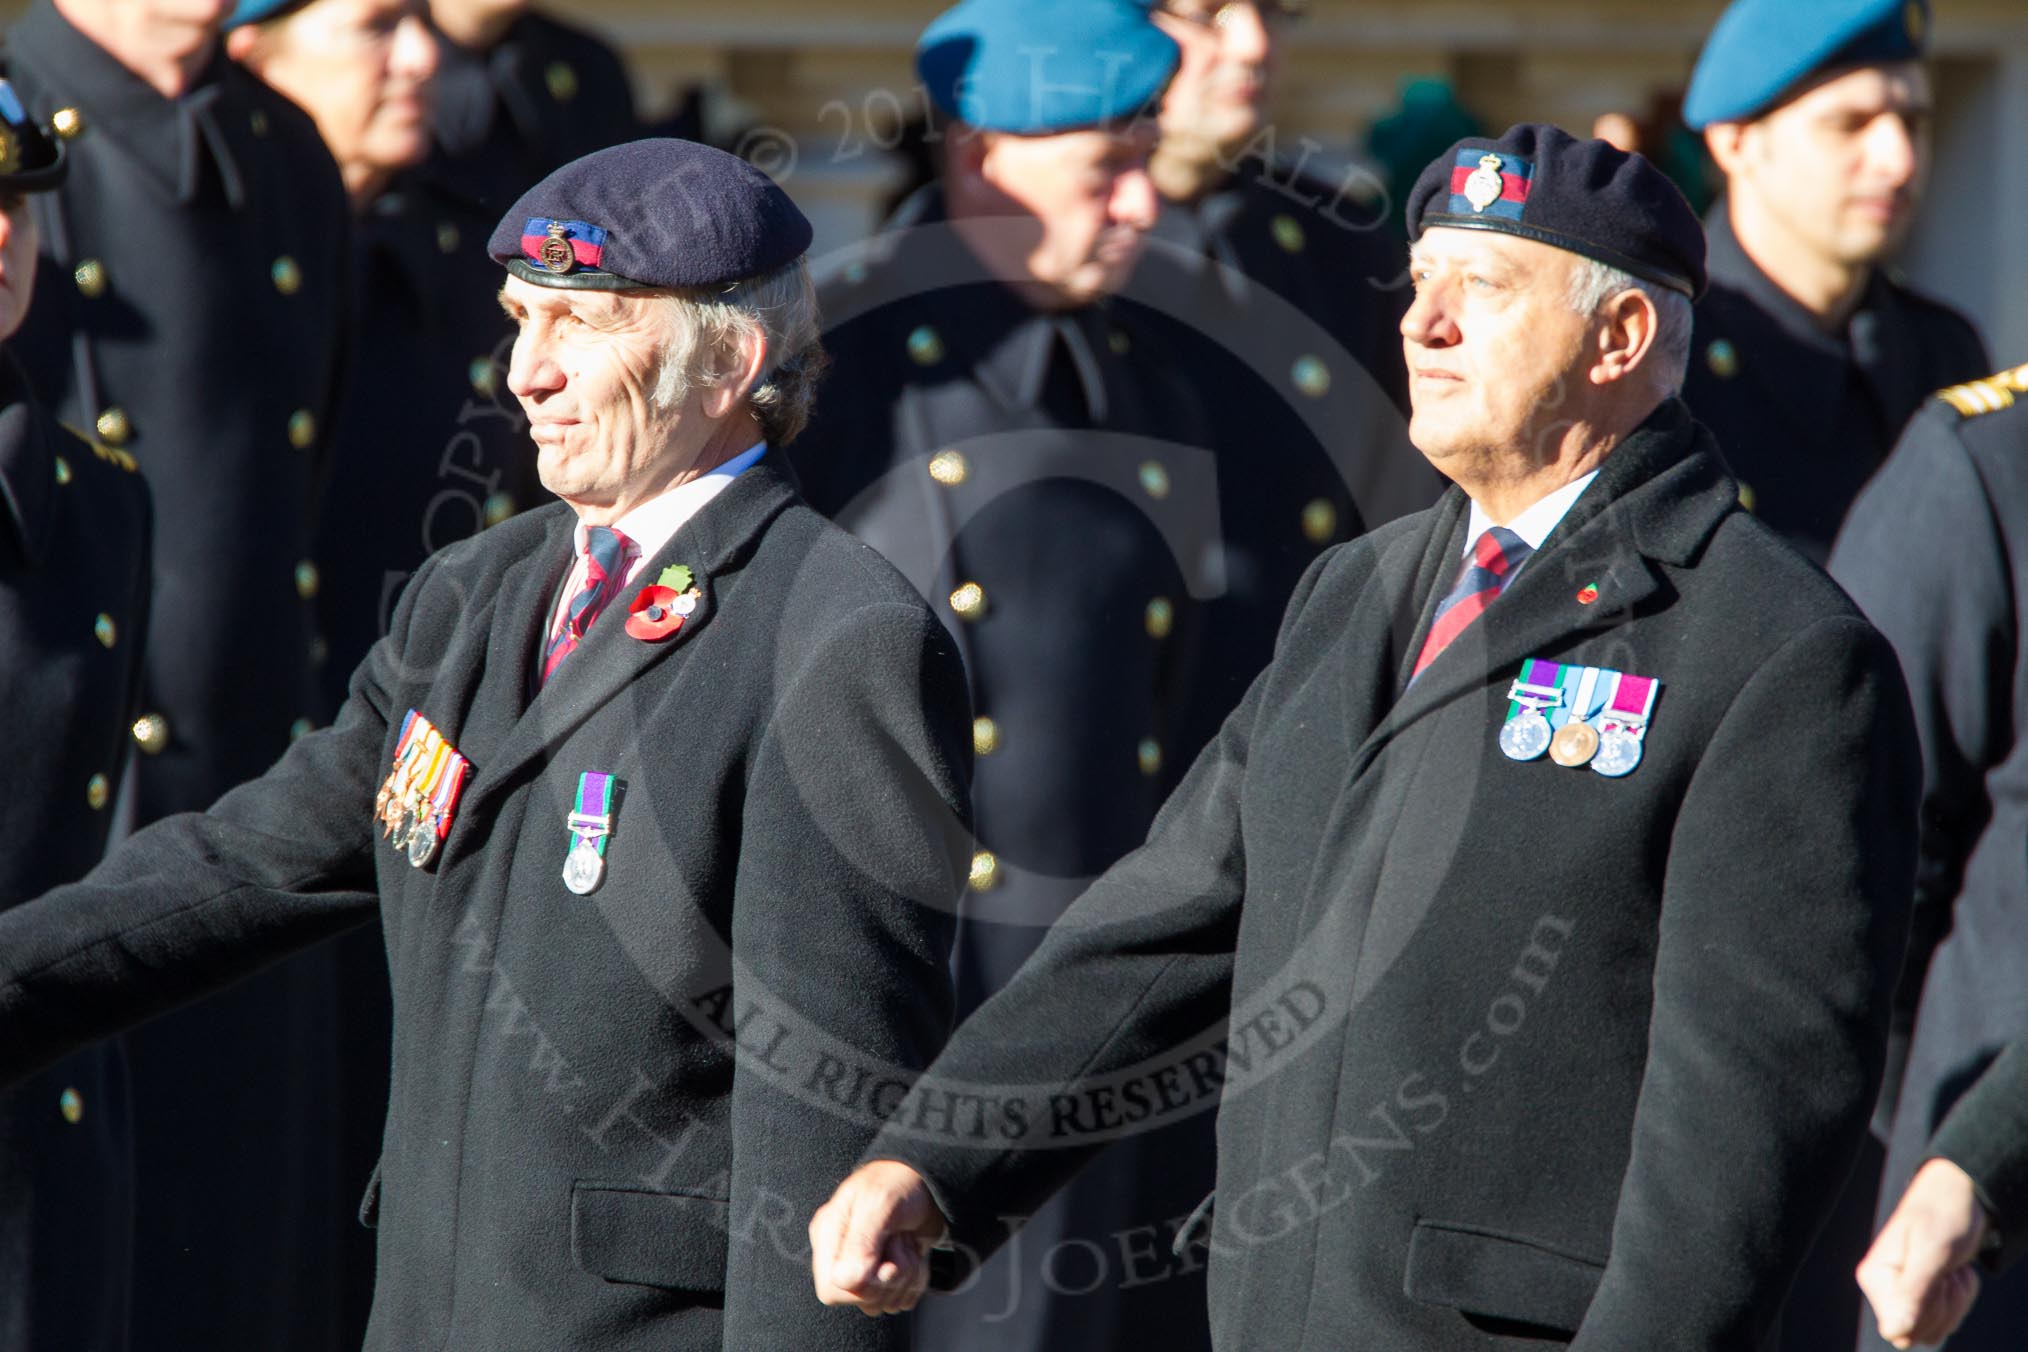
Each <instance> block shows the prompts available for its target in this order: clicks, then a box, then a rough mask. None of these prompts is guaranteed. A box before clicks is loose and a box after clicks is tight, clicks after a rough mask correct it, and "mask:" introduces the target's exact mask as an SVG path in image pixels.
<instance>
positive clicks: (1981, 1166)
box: [1930, 1037, 2028, 1329]
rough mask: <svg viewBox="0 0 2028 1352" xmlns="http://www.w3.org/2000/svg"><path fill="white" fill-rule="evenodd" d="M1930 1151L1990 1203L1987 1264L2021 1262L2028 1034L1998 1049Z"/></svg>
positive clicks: (2026, 1207)
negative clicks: (1992, 1238)
mask: <svg viewBox="0 0 2028 1352" xmlns="http://www.w3.org/2000/svg"><path fill="white" fill-rule="evenodd" d="M1930 1153H1931V1154H1933V1155H1939V1156H1941V1157H1943V1158H1944V1159H1947V1160H1949V1161H1951V1162H1952V1163H1953V1164H1956V1165H1957V1166H1958V1167H1959V1168H1960V1169H1963V1170H1964V1171H1965V1172H1966V1173H1967V1174H1969V1175H1970V1176H1971V1178H1972V1181H1973V1182H1974V1183H1976V1184H1977V1185H1978V1193H1979V1199H1980V1201H1981V1202H1983V1203H1984V1204H1985V1205H1986V1206H1987V1207H1989V1208H1990V1211H1989V1213H1988V1219H1989V1221H1990V1222H1992V1223H1993V1224H1994V1225H1995V1226H1996V1227H1997V1229H1998V1231H1999V1235H2000V1243H1999V1247H1998V1248H1997V1249H1996V1250H1993V1251H1991V1252H1989V1253H1987V1254H1985V1255H1983V1257H1984V1260H1985V1262H1986V1264H1987V1266H1989V1267H1990V1268H1992V1269H1994V1270H1996V1271H1999V1272H2005V1271H2007V1270H2008V1269H2009V1268H2011V1267H2013V1266H2014V1264H2016V1263H2018V1262H2020V1261H2021V1256H2022V1255H2023V1254H2024V1253H2028V1225H2023V1224H2022V1223H2021V1222H2022V1220H2023V1218H2028V1037H2022V1038H2018V1039H2016V1040H2015V1041H2014V1042H2013V1043H2012V1044H2010V1045H2009V1046H2008V1048H2007V1050H2006V1051H2004V1052H2001V1053H2000V1056H1999V1059H1998V1060H1996V1061H1994V1062H1993V1064H1992V1066H1991V1068H1989V1069H1988V1070H1987V1071H1986V1073H1985V1074H1983V1075H1981V1076H1980V1077H1979V1082H1978V1083H1977V1084H1976V1085H1974V1086H1973V1087H1972V1089H1971V1090H1970V1092H1968V1093H1967V1094H1966V1095H1965V1096H1964V1097H1963V1098H1962V1099H1960V1100H1958V1105H1957V1107H1955V1108H1953V1109H1952V1110H1951V1115H1950V1117H1948V1118H1947V1119H1945V1121H1944V1125H1943V1129H1942V1130H1941V1131H1939V1132H1938V1133H1937V1135H1936V1140H1935V1141H1934V1142H1932V1143H1931V1146H1930ZM1983 1296H1984V1293H1983V1292H1981V1298H1983ZM2013 1327H2014V1328H2016V1329H2018V1328H2020V1327H2021V1326H2020V1325H2019V1324H2018V1323H2017V1324H2015V1325H2013Z"/></svg>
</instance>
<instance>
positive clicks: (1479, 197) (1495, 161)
mask: <svg viewBox="0 0 2028 1352" xmlns="http://www.w3.org/2000/svg"><path fill="white" fill-rule="evenodd" d="M1506 188H1507V184H1506V180H1504V179H1502V178H1501V177H1500V157H1499V156H1498V155H1481V156H1480V157H1479V167H1478V168H1476V169H1474V170H1473V171H1472V172H1471V174H1470V175H1469V176H1468V177H1466V179H1465V200H1466V201H1467V202H1469V203H1471V204H1472V210H1473V211H1476V212H1480V213H1483V212H1484V211H1485V210H1486V208H1487V207H1489V206H1491V205H1493V203H1495V202H1497V201H1499V200H1500V194H1501V193H1502V192H1504V191H1506Z"/></svg>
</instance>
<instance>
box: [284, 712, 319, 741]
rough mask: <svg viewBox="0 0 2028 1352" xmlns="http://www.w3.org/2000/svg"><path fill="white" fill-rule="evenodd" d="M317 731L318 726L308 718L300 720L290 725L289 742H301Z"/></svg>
mask: <svg viewBox="0 0 2028 1352" xmlns="http://www.w3.org/2000/svg"><path fill="white" fill-rule="evenodd" d="M316 730H317V725H316V724H315V723H312V722H311V721H310V720H309V719H307V718H299V719H297V720H296V721H295V722H293V723H291V724H289V740H290V741H292V742H300V741H302V740H303V739H304V738H305V737H308V736H309V735H310V734H311V733H313V732H315V731H316Z"/></svg>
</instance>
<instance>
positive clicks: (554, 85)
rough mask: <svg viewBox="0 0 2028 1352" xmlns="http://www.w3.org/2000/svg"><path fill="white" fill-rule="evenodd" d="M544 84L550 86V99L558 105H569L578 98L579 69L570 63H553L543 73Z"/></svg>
mask: <svg viewBox="0 0 2028 1352" xmlns="http://www.w3.org/2000/svg"><path fill="white" fill-rule="evenodd" d="M542 82H543V83H544V84H546V85H548V86H549V97H551V98H553V99H555V100H556V101H557V102H558V103H569V102H570V101H571V100H572V99H574V98H576V97H577V68H576V67H574V66H572V65H571V64H570V62H568V61H552V62H550V63H549V68H548V69H547V70H545V71H543V72H542Z"/></svg>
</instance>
